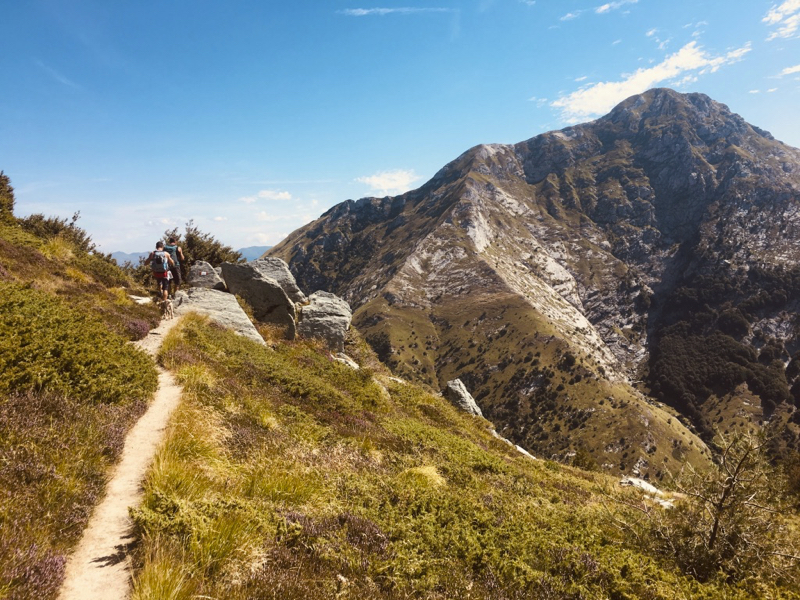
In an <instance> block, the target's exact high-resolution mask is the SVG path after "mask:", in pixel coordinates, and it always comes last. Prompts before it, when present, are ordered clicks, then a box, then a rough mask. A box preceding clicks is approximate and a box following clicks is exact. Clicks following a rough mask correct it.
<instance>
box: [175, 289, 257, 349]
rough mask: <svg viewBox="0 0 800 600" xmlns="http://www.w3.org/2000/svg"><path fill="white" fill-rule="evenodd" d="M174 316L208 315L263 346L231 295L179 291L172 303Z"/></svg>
mask: <svg viewBox="0 0 800 600" xmlns="http://www.w3.org/2000/svg"><path fill="white" fill-rule="evenodd" d="M173 304H174V310H175V316H176V317H179V316H181V315H183V314H186V313H188V312H198V313H200V314H204V315H208V316H209V317H210V318H211V319H212V320H213V321H216V322H217V323H219V324H220V325H222V326H224V327H228V328H230V329H232V330H233V331H235V332H236V333H238V334H239V335H242V336H244V337H246V338H249V339H251V340H254V341H256V342H258V343H260V344H264V343H265V342H264V338H262V337H261V334H259V333H258V331H257V330H256V328H255V327H254V326H253V324H252V323H251V322H250V319H249V318H248V317H247V315H246V314H245V312H244V310H242V307H241V306H239V303H238V302H237V301H236V298H235V297H234V296H232V295H231V294H228V293H226V292H222V291H219V290H213V289H208V288H202V287H192V288H188V289H186V290H185V291H180V292H178V293H177V294H176V295H175V300H174V301H173Z"/></svg>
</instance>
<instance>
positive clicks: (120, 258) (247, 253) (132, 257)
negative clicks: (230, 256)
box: [111, 246, 272, 265]
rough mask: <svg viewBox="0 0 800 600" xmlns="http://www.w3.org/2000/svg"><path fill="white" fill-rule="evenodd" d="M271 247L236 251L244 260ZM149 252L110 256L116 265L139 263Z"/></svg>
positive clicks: (121, 253)
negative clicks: (141, 257)
mask: <svg viewBox="0 0 800 600" xmlns="http://www.w3.org/2000/svg"><path fill="white" fill-rule="evenodd" d="M270 248H272V246H248V247H247V248H239V249H238V250H237V252H239V253H240V254H241V255H242V256H244V257H245V259H246V260H248V261H251V260H255V259H257V258H260V257H261V255H262V254H264V252H266V251H267V250H269V249H270ZM148 254H150V252H149V251H147V252H131V253H128V252H112V253H111V258H113V259H115V260H116V261H117V264H118V265H123V264H125V261H130V262H132V263H133V264H134V265H136V264H138V263H139V257H140V256H144V257H147V255H148Z"/></svg>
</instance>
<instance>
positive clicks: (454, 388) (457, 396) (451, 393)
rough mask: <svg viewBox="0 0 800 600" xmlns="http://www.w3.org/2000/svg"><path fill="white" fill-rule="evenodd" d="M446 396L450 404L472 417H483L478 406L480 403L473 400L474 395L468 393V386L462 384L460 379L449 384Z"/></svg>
mask: <svg viewBox="0 0 800 600" xmlns="http://www.w3.org/2000/svg"><path fill="white" fill-rule="evenodd" d="M445 395H446V397H447V399H448V400H450V402H452V403H453V404H454V405H455V406H457V407H458V408H460V409H461V410H463V411H464V412H468V413H469V414H471V415H477V416H479V417H482V416H483V413H482V412H481V408H480V406H478V403H477V402H475V398H473V397H472V394H470V393H469V392H468V391H467V388H466V386H465V385H464V384H463V383H462V382H461V380H460V379H453V380H452V381H448V382H447V387H446V388H445Z"/></svg>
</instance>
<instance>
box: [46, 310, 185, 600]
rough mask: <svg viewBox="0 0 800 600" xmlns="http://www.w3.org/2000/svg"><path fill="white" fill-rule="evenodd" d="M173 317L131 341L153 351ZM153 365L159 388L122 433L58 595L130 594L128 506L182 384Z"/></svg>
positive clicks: (65, 599)
mask: <svg viewBox="0 0 800 600" xmlns="http://www.w3.org/2000/svg"><path fill="white" fill-rule="evenodd" d="M176 323H177V319H172V320H170V321H161V324H160V325H159V326H158V327H157V328H155V329H153V330H152V331H150V333H149V334H148V335H147V337H146V338H144V339H143V340H141V341H139V342H136V345H137V346H139V347H140V348H142V349H143V350H145V351H146V352H148V353H149V354H151V355H153V356H155V354H156V353H157V352H158V349H159V348H160V347H161V342H162V340H163V339H164V336H165V335H166V334H167V332H168V331H169V330H170V329H171V328H172V327H173V326H174V325H175V324H176ZM158 369H159V376H158V384H159V385H158V391H157V392H156V395H155V398H154V399H153V402H152V403H151V404H150V407H149V408H148V409H147V412H146V413H145V414H144V415H143V416H142V418H141V419H139V421H138V422H137V423H136V425H134V427H133V428H132V429H131V431H130V432H129V433H128V436H127V437H126V438H125V447H124V449H123V451H122V459H121V460H120V462H119V464H117V466H116V468H115V469H114V472H113V473H112V475H111V480H110V481H109V482H108V485H107V486H106V495H105V497H104V498H103V501H102V502H101V503H100V504H99V505H98V506H97V507H96V508H95V510H94V512H93V513H92V516H91V518H90V519H89V524H88V525H87V527H86V530H85V531H84V533H83V538H82V539H81V541H80V543H79V544H78V547H77V548H76V549H75V552H74V553H73V554H72V555H71V556H70V558H69V560H68V562H67V568H66V575H65V580H64V584H63V585H62V586H61V592H60V594H59V599H60V600H95V599H97V600H100V599H103V600H122V599H124V598H128V597H129V595H130V579H131V565H130V556H129V550H130V548H131V545H132V543H133V533H132V523H131V520H130V517H129V516H128V507H130V506H138V505H139V504H140V503H141V501H142V495H143V494H142V487H141V484H142V480H143V479H144V476H145V473H146V472H147V469H148V467H149V466H150V464H151V462H152V460H153V457H154V456H155V452H156V449H157V448H158V445H159V444H160V443H161V440H162V438H163V437H164V432H165V430H166V426H167V423H168V422H169V417H170V415H171V414H172V411H173V410H174V409H175V408H176V407H177V406H178V402H179V400H180V396H181V388H180V386H178V385H177V384H176V383H175V380H174V379H173V378H172V375H170V373H168V372H167V371H165V370H164V369H162V368H161V367H159V368H158Z"/></svg>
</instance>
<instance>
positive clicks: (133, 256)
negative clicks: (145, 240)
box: [111, 251, 150, 266]
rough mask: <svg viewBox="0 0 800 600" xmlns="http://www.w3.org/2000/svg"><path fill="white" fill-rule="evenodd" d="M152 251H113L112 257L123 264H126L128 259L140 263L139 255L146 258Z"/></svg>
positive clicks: (135, 263) (119, 263)
mask: <svg viewBox="0 0 800 600" xmlns="http://www.w3.org/2000/svg"><path fill="white" fill-rule="evenodd" d="M148 254H150V252H149V251H148V252H130V253H129V252H112V253H111V258H113V259H114V260H116V261H117V264H118V265H120V266H122V265H124V264H125V262H126V261H129V262H131V263H133V264H134V265H137V264H139V257H140V256H144V257H145V258H146V257H147V255H148Z"/></svg>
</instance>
